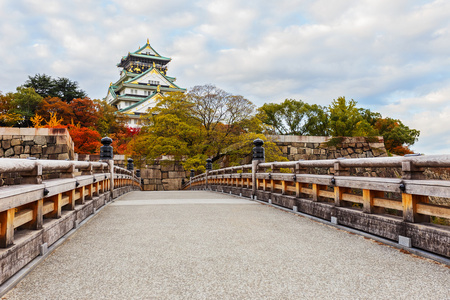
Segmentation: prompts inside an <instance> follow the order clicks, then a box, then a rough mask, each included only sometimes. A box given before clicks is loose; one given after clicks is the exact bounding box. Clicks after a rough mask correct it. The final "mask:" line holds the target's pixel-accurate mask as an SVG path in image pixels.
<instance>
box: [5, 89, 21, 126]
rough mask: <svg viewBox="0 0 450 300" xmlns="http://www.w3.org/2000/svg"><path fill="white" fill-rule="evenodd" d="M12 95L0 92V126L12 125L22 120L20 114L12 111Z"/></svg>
mask: <svg viewBox="0 0 450 300" xmlns="http://www.w3.org/2000/svg"><path fill="white" fill-rule="evenodd" d="M13 100H14V96H13V94H12V93H8V94H6V95H3V94H2V93H0V126H7V127H9V126H14V125H15V124H17V123H19V122H20V121H22V120H23V116H22V115H21V114H18V113H15V112H14V108H15V106H14V103H13Z"/></svg>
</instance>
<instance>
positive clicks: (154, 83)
mask: <svg viewBox="0 0 450 300" xmlns="http://www.w3.org/2000/svg"><path fill="white" fill-rule="evenodd" d="M148 83H149V84H150V85H159V81H158V80H149V81H148Z"/></svg>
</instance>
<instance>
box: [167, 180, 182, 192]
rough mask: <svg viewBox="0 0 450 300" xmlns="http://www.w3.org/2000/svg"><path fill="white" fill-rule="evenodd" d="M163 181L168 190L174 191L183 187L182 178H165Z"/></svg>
mask: <svg viewBox="0 0 450 300" xmlns="http://www.w3.org/2000/svg"><path fill="white" fill-rule="evenodd" d="M162 183H163V185H164V189H165V190H166V191H174V190H179V189H180V188H181V179H180V178H176V179H164V180H163V181H162Z"/></svg>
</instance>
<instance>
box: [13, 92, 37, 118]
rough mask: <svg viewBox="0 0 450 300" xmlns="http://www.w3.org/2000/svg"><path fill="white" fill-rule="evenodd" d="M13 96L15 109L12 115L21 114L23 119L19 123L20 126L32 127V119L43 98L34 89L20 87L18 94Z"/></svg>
mask: <svg viewBox="0 0 450 300" xmlns="http://www.w3.org/2000/svg"><path fill="white" fill-rule="evenodd" d="M10 96H12V98H13V100H12V104H13V105H14V109H13V110H12V113H16V114H19V115H21V116H22V117H23V119H22V120H21V121H20V122H19V123H18V125H20V126H31V121H30V118H32V117H33V116H34V115H35V112H36V110H37V108H38V107H39V104H40V103H41V101H42V97H41V96H40V95H39V94H38V93H36V92H35V91H34V89H32V88H25V87H18V88H17V92H16V93H14V94H12V95H10Z"/></svg>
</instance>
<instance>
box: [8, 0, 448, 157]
mask: <svg viewBox="0 0 450 300" xmlns="http://www.w3.org/2000/svg"><path fill="white" fill-rule="evenodd" d="M147 38H148V39H149V40H150V44H151V46H152V47H153V48H154V49H155V50H156V51H158V52H159V54H161V55H162V56H166V57H171V58H172V61H171V62H170V64H169V72H168V75H169V76H173V77H176V78H177V82H176V83H177V84H178V86H181V87H184V88H188V89H189V88H191V87H193V86H195V85H203V84H208V83H210V84H214V85H216V86H217V87H219V88H222V89H224V90H225V91H227V92H229V93H232V94H235V95H242V96H244V97H245V98H247V99H249V100H250V101H252V102H253V103H254V104H255V105H257V106H261V105H263V104H264V103H268V102H282V101H284V99H286V98H291V99H297V100H303V101H304V102H307V103H311V104H313V103H316V104H320V105H329V104H330V103H331V102H332V101H333V99H336V98H338V97H340V96H345V97H346V99H354V100H356V101H357V102H358V106H359V107H364V108H369V109H371V110H373V111H377V112H380V113H381V114H382V115H383V116H384V117H391V118H396V119H400V120H402V122H403V123H404V124H405V125H407V126H409V127H410V128H415V129H418V130H420V132H421V134H420V137H419V141H418V142H416V144H414V145H413V146H412V147H411V148H412V149H413V150H414V151H416V152H420V153H425V154H450V1H448V0H436V1H432V0H430V1H425V0H394V1H393V0H333V1H329V0H314V1H313V0H277V1H268V0H258V1H253V0H248V1H238V0H191V1H181V0H165V1H162V0H145V1H131V0H120V1H119V0H96V1H95V0H78V1H77V0H60V1H58V0H47V1H42V0H0V57H1V60H0V70H1V72H0V91H2V92H3V93H6V92H12V91H15V89H16V87H17V86H20V85H22V84H23V83H24V82H25V81H26V80H27V78H28V76H33V75H35V74H38V73H40V74H47V75H50V76H52V77H55V78H56V77H67V78H69V79H70V80H73V81H77V82H78V83H79V86H80V88H81V89H83V90H84V91H86V92H87V94H88V95H89V97H90V98H91V99H101V98H103V97H105V96H106V92H107V88H108V86H109V84H110V82H115V81H117V80H118V79H119V69H118V68H117V67H116V64H117V63H118V62H119V61H120V58H121V57H122V56H125V55H126V54H127V53H128V52H130V51H135V50H137V49H138V48H139V47H140V46H143V45H145V43H146V41H147Z"/></svg>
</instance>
